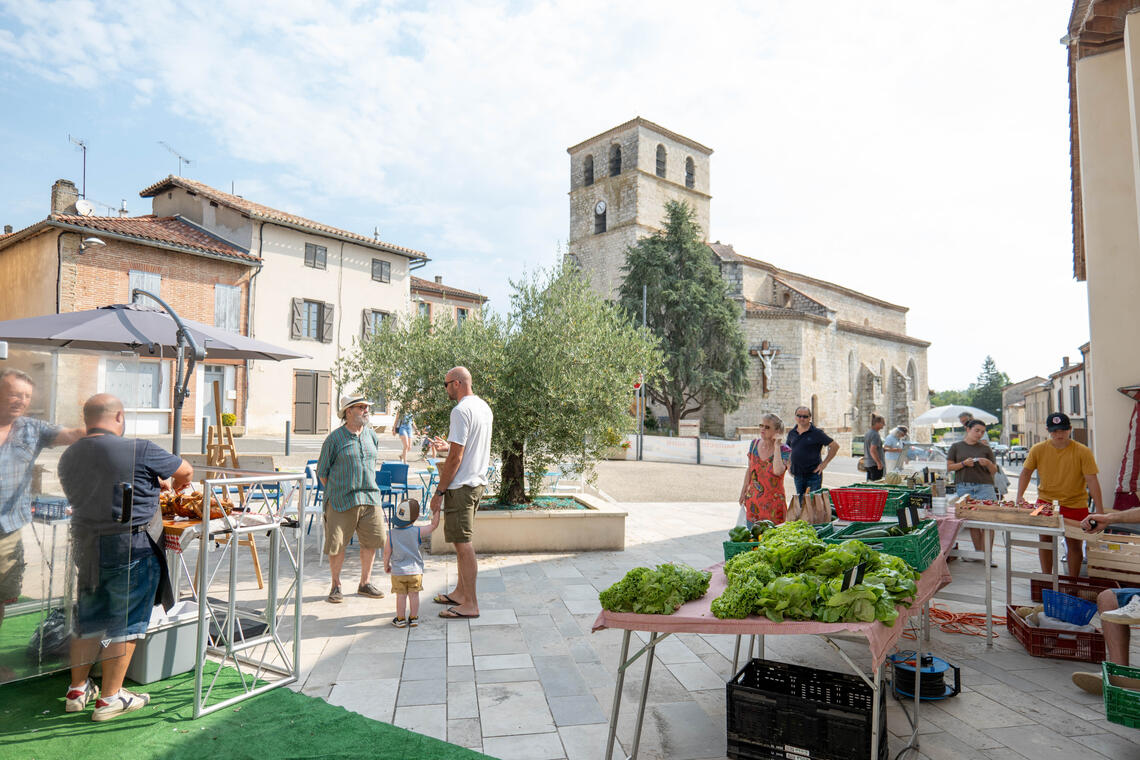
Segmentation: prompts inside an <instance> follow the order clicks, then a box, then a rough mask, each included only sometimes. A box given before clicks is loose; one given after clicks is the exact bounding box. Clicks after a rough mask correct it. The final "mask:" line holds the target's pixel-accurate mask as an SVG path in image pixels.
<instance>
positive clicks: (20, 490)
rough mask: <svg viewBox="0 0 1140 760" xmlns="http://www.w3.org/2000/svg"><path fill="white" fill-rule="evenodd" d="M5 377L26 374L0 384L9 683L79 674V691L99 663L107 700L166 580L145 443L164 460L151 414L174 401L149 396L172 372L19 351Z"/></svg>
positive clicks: (2, 663)
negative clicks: (157, 547) (153, 521)
mask: <svg viewBox="0 0 1140 760" xmlns="http://www.w3.org/2000/svg"><path fill="white" fill-rule="evenodd" d="M156 367H157V374H156ZM9 370H18V372H19V374H18V373H14V372H8V374H7V375H6V376H0V404H2V405H3V406H2V407H0V435H3V428H4V426H5V423H7V424H8V425H9V428H8V437H7V439H6V440H4V441H3V442H2V443H0V494H3V500H2V501H0V536H3V538H2V539H0V540H2V541H4V542H5V546H4V548H3V551H0V575H2V576H3V580H4V584H5V587H4V588H3V591H4V596H5V597H6V598H5V600H4V601H5V602H6V604H5V605H4V617H3V621H2V623H0V682H4V681H10V680H16V679H21V678H29V677H33V676H36V675H40V674H42V673H46V672H51V671H57V670H67V669H69V668H70V669H71V674H72V682H73V683H76V684H78V683H82V682H83V681H84V678H85V677H86V676H88V675H89V674H90V671H91V666H92V665H93V664H94V663H95V662H97V661H101V662H102V678H101V679H99V678H94V679H93V680H94V683H95V684H96V685H99V684H100V680H102V684H103V688H104V689H106V688H108V684H110V685H112V686H114V685H116V684H119V683H122V682H123V680H124V676H126V674H127V666H128V664H129V661H130V660H129V657H130V654H131V653H132V652H133V649H134V647H135V643H136V642H137V640H138V638H137V637H138V636H140V635H141V634H143V633H145V631H146V629H147V627H148V625H149V624H150V621H151V616H152V608H153V606H154V600H155V588H156V584H157V582H158V579H159V576H160V573H161V570H160V564H159V559H158V553H157V552H155V551H153V550H152V547H151V544H150V540H151V539H149V538H148V536H147V530H146V526H147V524H148V521H149V518H150V517H151V515H152V514H154V513H155V511H156V510H157V509H158V502H159V498H158V497H159V486H158V483H157V480H156V479H155V478H154V477H153V473H152V471H151V470H149V469H148V467H149V466H150V462H151V460H153V459H154V457H153V456H150V455H148V456H146V457H140V456H139V452H140V451H143V449H141V448H140V447H139V445H138V444H137V443H136V440H137V439H139V438H153V440H154V442H155V443H156V444H158V445H159V446H160V447H161V448H162V450H163V451H166V450H168V449H169V445H170V441H169V437H168V435H164V434H165V433H166V432H167V430H166V429H165V428H167V427H169V413H166V414H165V415H163V414H161V413H160V412H159V410H158V409H157V408H156V403H155V401H156V399H158V404H159V406H161V407H169V405H170V404H169V398H168V396H169V389H168V388H164V387H162V385H161V382H160V384H159V387H158V390H157V391H156V389H155V385H154V384H155V377H158V378H159V380H160V381H161V378H162V377H163V375H164V372H165V371H164V370H163V369H162V368H161V365H160V364H156V363H155V362H153V361H146V360H141V359H140V357H139V356H138V355H137V354H134V353H123V354H117V353H111V352H103V353H96V352H77V351H36V350H28V349H24V348H16V347H14V346H10V348H9V358H8V359H7V360H6V361H0V375H2V374H3V373H5V372H6V371H9ZM164 397H165V400H163V399H164ZM150 410H154V411H153V412H150ZM85 412H86V414H85ZM163 417H165V420H163V419H162V418H163ZM156 421H159V422H160V424H157V425H156V424H155V423H156ZM162 423H164V424H162ZM164 439H165V440H164ZM169 464H170V462H169V461H168V462H167V463H166V464H165V466H166V467H169ZM128 505H129V506H128ZM125 512H126V514H124V513H125ZM151 532H152V533H155V532H157V534H158V540H159V541H161V528H160V527H158V528H157V530H156V526H154V525H152V526H151ZM5 570H7V571H8V572H7V574H4V572H3V571H5ZM126 685H127V686H128V687H129V686H130V681H129V680H127V681H126ZM69 706H70V705H69ZM87 709H88V710H90V709H92V705H90V704H89V705H87Z"/></svg>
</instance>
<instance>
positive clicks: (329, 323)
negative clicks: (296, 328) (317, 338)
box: [321, 303, 333, 343]
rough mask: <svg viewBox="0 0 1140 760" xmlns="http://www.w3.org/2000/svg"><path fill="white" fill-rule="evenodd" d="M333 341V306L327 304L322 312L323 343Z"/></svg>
mask: <svg viewBox="0 0 1140 760" xmlns="http://www.w3.org/2000/svg"><path fill="white" fill-rule="evenodd" d="M332 339H333V305H332V304H331V303H326V304H325V306H324V309H323V310H322V311H321V343H332Z"/></svg>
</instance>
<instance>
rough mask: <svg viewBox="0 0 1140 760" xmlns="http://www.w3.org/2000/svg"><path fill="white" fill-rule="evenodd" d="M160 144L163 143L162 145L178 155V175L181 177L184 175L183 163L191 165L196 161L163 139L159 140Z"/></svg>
mask: <svg viewBox="0 0 1140 760" xmlns="http://www.w3.org/2000/svg"><path fill="white" fill-rule="evenodd" d="M158 144H159V145H161V146H162V147H164V148H166V149H167V150H168V151H170V152H171V153H173V154H174V155H175V156H177V157H178V176H179V177H181V176H182V165H183V164H186V165H187V166H189V165H190V164H192V163H194V162H193V161H191V160H190V159H188V158H186V156H184V155H182V154H181V153H179V152H178V151H176V150H175V149H174V148H172V147H170V146H169V145H167V144H166V143H164V142H163V141H162V140H159V141H158Z"/></svg>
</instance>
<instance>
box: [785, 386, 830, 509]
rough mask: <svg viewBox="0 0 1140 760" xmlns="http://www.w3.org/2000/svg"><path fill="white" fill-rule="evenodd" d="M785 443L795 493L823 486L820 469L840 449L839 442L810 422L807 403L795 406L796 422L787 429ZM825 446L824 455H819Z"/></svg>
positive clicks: (809, 410) (824, 467)
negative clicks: (790, 463)
mask: <svg viewBox="0 0 1140 760" xmlns="http://www.w3.org/2000/svg"><path fill="white" fill-rule="evenodd" d="M788 446H790V447H791V449H792V479H793V480H794V481H795V484H796V495H798V496H803V495H804V494H805V493H807V492H808V491H818V490H819V489H820V488H822V487H823V471H824V470H825V469H827V465H829V464H831V460H832V459H835V455H836V454H838V453H839V444H838V443H836V442H835V441H834V440H832V438H831V436H829V435H828V434H827V433H825V432H823V431H822V430H820V429H819V428H817V427H816V426H815V425H813V424H812V422H811V409H808V408H807V407H806V406H801V407H799V408H797V409H796V426H795V427H794V428H792V429H791V431H789V432H788ZM824 446H826V447H827V459H824V458H823V457H822V456H821V449H822V448H823V447H824Z"/></svg>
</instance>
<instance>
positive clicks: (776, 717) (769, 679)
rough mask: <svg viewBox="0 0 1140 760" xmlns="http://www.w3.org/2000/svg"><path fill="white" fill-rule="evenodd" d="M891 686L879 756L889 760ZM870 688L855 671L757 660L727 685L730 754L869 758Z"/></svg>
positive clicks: (791, 759)
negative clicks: (840, 670)
mask: <svg viewBox="0 0 1140 760" xmlns="http://www.w3.org/2000/svg"><path fill="white" fill-rule="evenodd" d="M886 695H887V690H886V688H880V690H879V737H880V741H879V758H880V760H886V758H887V703H886ZM871 706H872V694H871V687H870V686H868V685H867V683H866V682H865V681H864V680H863V679H862V678H859V677H858V676H856V675H847V674H844V673H836V672H833V671H830V670H816V669H815V668H805V667H802V666H800V665H789V664H787V663H783V662H772V661H770V660H760V659H756V660H752V661H751V662H749V663H748V664H747V665H745V666H744V668H743V669H742V670H741V671H740V672H739V673H737V674H736V677H735V678H733V679H732V680H731V681H729V683H728V704H727V709H726V711H725V712H726V715H727V718H728V756H729V757H730V758H734V759H736V758H739V759H740V760H754V759H756V760H760V759H763V760H771V759H775V760H785V759H786V760H804V758H814V759H816V760H866V758H867V757H868V756H869V755H870V753H871Z"/></svg>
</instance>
